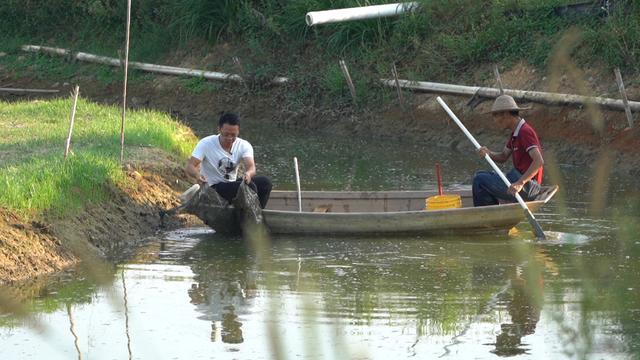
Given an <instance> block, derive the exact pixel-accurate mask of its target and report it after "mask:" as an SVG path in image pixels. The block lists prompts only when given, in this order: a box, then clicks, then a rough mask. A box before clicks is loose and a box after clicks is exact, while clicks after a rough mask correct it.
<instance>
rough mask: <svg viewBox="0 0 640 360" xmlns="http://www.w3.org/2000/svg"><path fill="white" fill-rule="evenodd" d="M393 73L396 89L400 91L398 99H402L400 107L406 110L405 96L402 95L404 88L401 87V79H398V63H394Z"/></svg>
mask: <svg viewBox="0 0 640 360" xmlns="http://www.w3.org/2000/svg"><path fill="white" fill-rule="evenodd" d="M391 74H393V79H394V81H395V82H396V91H397V92H398V100H399V101H400V107H401V108H402V110H404V98H403V97H402V88H401V87H400V81H399V80H398V69H397V68H396V64H395V63H394V64H393V67H392V68H391Z"/></svg>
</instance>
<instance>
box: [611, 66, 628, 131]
mask: <svg viewBox="0 0 640 360" xmlns="http://www.w3.org/2000/svg"><path fill="white" fill-rule="evenodd" d="M614 72H615V73H616V82H617V83H618V90H620V94H622V102H623V103H624V112H625V114H627V121H628V122H629V127H630V128H631V127H633V114H631V107H629V98H627V90H625V88H624V83H623V82H622V74H621V73H620V69H619V68H616V69H615V70H614Z"/></svg>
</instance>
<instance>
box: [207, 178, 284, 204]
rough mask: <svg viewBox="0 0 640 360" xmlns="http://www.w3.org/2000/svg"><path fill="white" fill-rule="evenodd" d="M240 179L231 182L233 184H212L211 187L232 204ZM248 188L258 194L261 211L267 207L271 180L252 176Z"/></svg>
mask: <svg viewBox="0 0 640 360" xmlns="http://www.w3.org/2000/svg"><path fill="white" fill-rule="evenodd" d="M241 182H242V179H239V180H236V181H233V182H221V183H217V184H214V185H213V186H212V187H213V188H214V189H216V192H217V193H218V194H219V195H220V196H222V197H223V198H224V199H225V200H227V201H228V202H230V203H231V202H232V201H233V199H234V198H235V197H236V194H237V193H238V188H239V187H240V183H241ZM249 187H251V188H252V189H253V191H255V192H256V194H258V199H259V200H260V207H262V208H263V209H264V208H265V207H266V206H267V202H268V201H269V195H270V194H271V187H272V185H271V180H269V178H268V177H266V176H260V175H258V176H254V177H253V178H252V179H251V183H250V184H249Z"/></svg>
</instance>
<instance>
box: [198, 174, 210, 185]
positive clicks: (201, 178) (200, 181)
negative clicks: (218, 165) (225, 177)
mask: <svg viewBox="0 0 640 360" xmlns="http://www.w3.org/2000/svg"><path fill="white" fill-rule="evenodd" d="M208 183H209V182H208V181H207V178H206V177H204V175H202V174H200V175H199V176H198V184H200V186H202V185H206V184H208Z"/></svg>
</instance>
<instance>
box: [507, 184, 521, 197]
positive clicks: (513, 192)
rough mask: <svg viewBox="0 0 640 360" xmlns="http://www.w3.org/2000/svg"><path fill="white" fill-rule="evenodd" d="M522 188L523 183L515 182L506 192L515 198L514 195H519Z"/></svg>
mask: <svg viewBox="0 0 640 360" xmlns="http://www.w3.org/2000/svg"><path fill="white" fill-rule="evenodd" d="M523 187H524V183H522V182H520V181H516V182H514V183H513V184H511V186H509V189H508V190H507V192H508V193H509V195H513V196H516V194H517V193H519V192H520V190H522V188H523Z"/></svg>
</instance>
